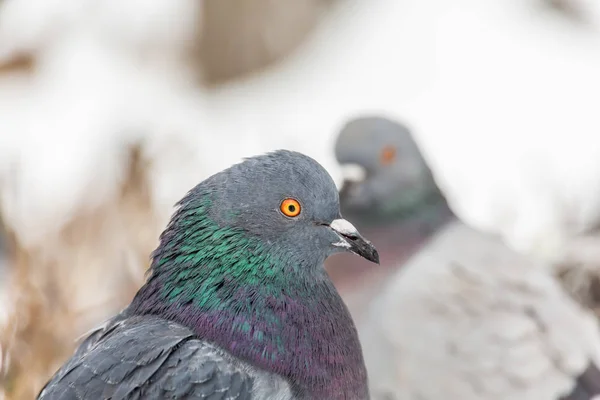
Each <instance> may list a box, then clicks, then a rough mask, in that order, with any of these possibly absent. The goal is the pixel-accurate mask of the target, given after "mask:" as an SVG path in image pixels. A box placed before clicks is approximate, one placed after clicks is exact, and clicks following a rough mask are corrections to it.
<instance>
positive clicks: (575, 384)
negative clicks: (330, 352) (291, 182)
mask: <svg viewBox="0 0 600 400" xmlns="http://www.w3.org/2000/svg"><path fill="white" fill-rule="evenodd" d="M345 127H346V129H343V130H342V131H341V133H340V135H339V139H338V141H337V144H336V156H337V157H338V160H340V162H344V163H354V164H358V165H364V168H365V169H366V170H367V172H366V173H365V174H364V181H358V182H357V181H354V182H351V183H345V184H344V187H347V188H348V189H347V190H346V191H344V193H343V196H342V198H341V203H342V204H347V207H348V209H356V210H357V212H358V211H361V207H366V208H369V207H372V204H379V203H380V202H382V201H390V202H393V203H395V204H411V205H412V208H411V210H410V211H409V209H408V208H404V209H402V208H401V207H397V209H398V210H402V212H401V213H400V214H398V215H399V216H401V218H400V219H399V220H398V221H399V222H396V223H395V224H392V223H391V222H390V226H394V227H395V228H394V230H395V233H396V235H397V238H396V240H397V242H398V246H399V247H402V249H401V250H399V251H402V252H403V253H404V257H405V258H408V260H406V261H403V262H401V263H397V264H396V265H392V266H388V265H386V262H387V261H386V260H384V257H385V255H384V253H383V252H382V260H383V261H382V267H383V269H384V270H386V271H388V273H387V276H385V277H384V278H385V279H383V278H382V279H380V280H379V282H378V286H377V287H376V288H372V287H371V288H370V289H369V291H370V296H365V295H364V294H362V293H360V292H356V293H352V292H351V291H348V290H346V291H341V293H342V294H343V295H344V300H345V301H346V302H347V303H348V305H349V308H350V311H351V313H352V315H353V318H354V321H355V323H356V325H357V329H358V331H359V336H360V340H361V343H362V346H363V351H364V355H365V362H366V365H367V370H368V374H369V382H370V387H371V390H372V393H371V394H372V397H373V398H376V399H397V400H412V399H422V400H438V399H439V400H442V399H443V400H459V399H460V400H471V399H473V400H474V399H486V400H496V399H497V400H500V399H511V400H538V399H549V400H559V399H560V400H592V399H594V398H595V396H600V370H599V369H598V366H599V365H600V330H599V327H598V324H597V322H596V319H595V318H594V315H593V314H592V313H590V312H589V310H588V309H586V308H584V307H582V306H580V305H579V304H578V303H577V302H575V301H574V299H572V298H571V297H570V296H569V294H568V293H567V292H566V291H565V290H564V289H563V288H562V287H561V286H560V284H559V282H558V281H557V279H556V277H555V276H554V275H553V274H552V273H551V268H549V267H548V265H546V264H545V263H543V262H541V261H535V260H533V259H530V258H528V257H526V256H525V255H523V254H520V253H517V252H516V251H514V250H512V249H511V248H509V247H508V246H507V245H506V244H505V243H503V242H502V241H501V240H500V239H499V238H498V237H497V236H494V235H491V234H487V233H482V232H480V231H478V230H476V229H474V228H472V227H470V226H467V225H466V224H464V223H463V222H461V221H460V220H458V219H457V218H456V217H454V218H450V219H444V218H435V219H432V216H434V215H438V214H436V213H437V212H438V211H435V210H440V209H444V207H445V206H444V203H443V202H442V201H441V198H442V197H443V194H442V192H441V191H440V190H437V191H434V190H423V189H421V188H424V187H431V185H432V184H433V182H434V180H432V179H431V175H430V174H429V173H428V171H429V169H428V168H427V163H426V161H425V160H424V159H423V157H422V155H421V153H420V152H419V147H418V146H417V145H416V144H415V143H414V142H412V143H411V136H410V133H409V131H408V130H407V128H406V127H404V126H403V125H402V124H400V123H397V122H395V121H391V120H388V119H386V118H385V117H380V116H369V115H367V116H359V117H357V118H354V119H353V120H352V121H350V122H349V123H348V124H346V125H345ZM358 149H360V151H359V150H358ZM391 149H393V151H391ZM391 153H394V154H395V155H396V156H395V157H391V156H389V157H388V156H385V157H384V155H389V154H391ZM369 157H371V158H370V159H369ZM384 160H385V162H383V161H384ZM395 164H398V165H395ZM419 179H422V180H423V181H422V183H421V184H419V183H418V180H419ZM347 185H350V186H347ZM363 186H364V187H371V188H372V187H377V189H373V190H371V189H369V190H365V189H364V188H363ZM403 187H405V188H406V191H403V190H402V188H403ZM415 188H417V189H415ZM369 192H370V193H369ZM436 192H437V196H438V197H439V198H440V201H438V202H437V203H435V202H434V203H432V196H433V195H432V193H436ZM373 193H377V194H378V195H379V196H382V197H381V198H380V199H377V198H373ZM404 193H406V194H407V196H408V198H406V199H404V200H401V199H398V200H393V196H403V195H404ZM415 193H418V194H417V195H415ZM354 196H356V197H357V198H356V199H353V198H352V197H354ZM419 196H420V197H419ZM344 197H347V198H344ZM432 204H433V205H432ZM435 204H437V205H435ZM343 211H344V210H343ZM434 211H435V212H434ZM344 212H345V211H344ZM362 212H364V213H366V212H367V210H362ZM370 212H371V213H376V212H377V211H373V210H371V211H370ZM382 212H388V213H389V210H385V209H384V210H383V211H382ZM345 214H346V215H349V213H347V212H345ZM408 214H411V216H410V217H408ZM388 218H389V219H390V220H393V218H392V217H391V216H389V217H388ZM419 225H421V226H422V227H423V229H421V230H419V229H418V226H419ZM436 225H437V227H436V228H435V229H434V227H435V226H436ZM384 228H386V229H387V230H388V232H389V230H390V228H389V227H384ZM424 233H425V234H424ZM410 237H412V238H413V239H412V241H411V239H410ZM372 239H373V241H374V243H376V244H377V246H378V248H379V249H380V250H381V247H380V246H379V244H378V242H377V241H376V239H375V238H374V237H372ZM401 244H402V246H401ZM407 244H409V245H410V246H409V245H407ZM396 258H397V257H396ZM361 279H362V280H363V281H365V279H364V278H361ZM371 286H373V285H371ZM357 299H358V300H357Z"/></svg>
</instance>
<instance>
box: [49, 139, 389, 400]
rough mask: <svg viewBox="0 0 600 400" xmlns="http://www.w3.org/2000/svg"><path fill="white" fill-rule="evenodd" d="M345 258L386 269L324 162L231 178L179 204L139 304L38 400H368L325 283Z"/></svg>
mask: <svg viewBox="0 0 600 400" xmlns="http://www.w3.org/2000/svg"><path fill="white" fill-rule="evenodd" d="M290 199H292V200H294V201H295V203H293V204H294V206H293V208H291V209H287V208H285V207H284V205H285V204H287V201H289V200H290ZM291 211H298V213H296V214H293V213H292V212H291ZM286 212H288V213H287V214H286ZM340 252H353V253H355V254H358V255H360V256H362V257H364V258H366V259H368V260H370V261H373V262H378V261H379V256H378V254H377V251H376V250H375V248H374V247H373V245H372V244H371V243H369V242H368V241H367V240H366V239H364V238H363V237H362V236H361V235H360V234H359V232H358V231H357V230H356V229H355V228H354V227H353V226H352V225H351V224H350V223H349V222H348V221H346V220H344V219H342V218H341V215H340V211H339V199H338V193H337V190H336V188H335V184H334V182H333V180H332V179H331V177H330V176H329V175H328V173H327V172H326V171H325V170H324V169H323V167H321V166H320V165H319V164H318V163H317V162H316V161H314V160H313V159H311V158H309V157H307V156H304V155H302V154H300V153H296V152H290V151H283V150H281V151H277V152H273V153H270V154H267V155H263V156H258V157H253V158H249V159H247V160H245V161H244V162H243V163H240V164H237V165H234V166H232V167H231V168H229V169H227V170H225V171H222V172H221V173H218V174H216V175H214V176H212V177H210V178H208V179H207V180H205V181H204V182H202V183H200V184H199V185H197V186H196V187H195V188H194V189H192V190H191V191H190V192H188V194H187V195H186V196H185V197H184V198H183V199H182V201H181V202H180V203H179V208H178V210H177V211H176V212H175V213H174V215H173V217H172V219H171V222H170V223H169V225H168V226H167V228H166V229H165V231H164V232H163V234H162V235H161V240H160V244H159V246H158V248H157V249H156V250H155V251H154V253H153V254H152V265H151V270H150V271H151V273H150V274H149V277H148V280H147V282H146V283H145V284H144V286H143V287H142V288H141V289H140V290H139V291H138V293H137V294H136V296H135V298H134V299H133V301H132V303H131V304H130V305H129V306H128V307H127V308H126V309H125V310H124V311H123V312H122V313H121V314H119V315H117V316H116V317H115V318H113V319H112V320H110V321H109V322H107V323H106V324H105V325H104V326H102V327H100V328H99V329H97V330H96V331H94V332H92V333H91V334H90V335H89V336H88V338H87V339H86V340H85V341H84V342H83V343H82V344H81V346H80V347H79V348H78V350H77V351H76V352H75V354H74V355H73V357H72V358H71V359H70V360H69V361H68V362H67V363H66V364H65V365H64V366H63V367H62V368H61V369H60V370H59V371H58V372H57V373H56V375H55V376H54V377H53V378H52V379H51V380H50V382H48V384H47V385H46V386H45V388H44V389H43V390H42V391H41V393H40V395H39V399H43V400H53V399H112V400H114V399H136V398H144V399H163V398H168V399H212V400H218V399H222V400H225V399H229V400H234V399H252V400H263V399H264V400H266V399H272V400H292V399H298V400H300V399H313V398H327V399H332V400H333V399H347V400H365V399H368V384H367V374H366V370H365V366H364V360H363V356H362V350H361V347H360V343H359V341H358V336H357V332H356V328H355V327H354V324H353V322H352V320H351V318H350V314H349V312H348V310H347V308H346V306H345V305H344V303H343V301H342V300H341V298H340V297H339V295H338V293H337V291H336V290H335V288H334V286H333V284H332V283H331V281H330V279H329V277H328V276H327V274H326V272H325V271H324V269H323V262H324V260H325V259H326V258H327V257H328V256H330V255H332V254H336V253H340Z"/></svg>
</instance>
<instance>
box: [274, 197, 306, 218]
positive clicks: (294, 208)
mask: <svg viewBox="0 0 600 400" xmlns="http://www.w3.org/2000/svg"><path fill="white" fill-rule="evenodd" d="M300 208H301V207H300V203H298V200H295V199H291V198H290V199H285V200H284V201H282V202H281V206H279V209H280V210H281V212H282V213H283V215H285V216H286V217H292V218H293V217H297V216H298V215H299V214H300Z"/></svg>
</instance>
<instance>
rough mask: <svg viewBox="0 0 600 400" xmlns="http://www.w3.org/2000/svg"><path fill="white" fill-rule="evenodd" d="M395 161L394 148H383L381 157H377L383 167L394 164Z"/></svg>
mask: <svg viewBox="0 0 600 400" xmlns="http://www.w3.org/2000/svg"><path fill="white" fill-rule="evenodd" d="M395 159H396V148H395V147H394V146H385V147H384V148H383V150H381V155H380V156H379V161H380V162H381V163H382V164H383V165H389V164H391V163H393V162H394V160H395Z"/></svg>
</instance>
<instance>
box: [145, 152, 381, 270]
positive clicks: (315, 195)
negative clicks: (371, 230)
mask: <svg viewBox="0 0 600 400" xmlns="http://www.w3.org/2000/svg"><path fill="white" fill-rule="evenodd" d="M179 205H180V209H179V211H178V212H177V213H176V215H175V217H174V218H173V221H172V223H171V225H170V226H169V229H168V232H171V233H172V234H169V233H167V234H166V243H165V244H166V245H167V246H170V245H172V244H173V242H174V241H175V242H177V240H174V238H173V234H176V233H180V232H185V237H184V238H181V240H185V241H186V242H188V243H189V245H190V246H193V245H197V246H201V245H203V244H204V243H205V242H207V241H212V240H215V241H218V240H219V239H220V237H219V236H216V237H206V236H205V235H203V234H199V233H200V232H204V231H205V227H204V223H206V221H210V223H212V224H214V225H215V226H216V227H218V230H219V231H223V232H225V231H229V232H230V234H231V236H243V237H245V238H246V239H247V240H249V241H255V242H257V243H260V246H261V247H263V248H264V250H265V251H266V250H268V251H269V252H270V253H271V254H277V255H279V257H281V258H286V259H289V261H290V263H287V262H286V263H284V264H285V265H287V264H293V265H295V266H300V265H302V266H304V267H305V268H307V270H306V271H304V272H310V269H314V268H320V267H321V266H322V264H323V262H324V260H325V259H326V258H327V257H328V256H330V255H332V254H334V253H337V252H342V251H349V252H353V253H356V254H358V255H359V256H362V257H364V258H366V259H367V260H369V261H372V262H375V263H378V262H379V256H378V254H377V250H376V249H375V247H374V246H373V245H372V244H371V243H369V242H368V241H367V240H366V239H364V238H363V237H362V236H361V235H360V233H359V232H358V231H357V230H356V228H354V226H353V225H352V224H351V223H350V222H348V221H346V220H344V219H343V218H342V217H341V215H340V208H339V195H338V192H337V189H336V187H335V184H334V182H333V180H332V178H331V177H330V176H329V174H328V173H327V171H326V170H325V169H324V168H323V167H322V166H321V165H319V164H318V163H317V162H316V161H315V160H313V159H312V158H310V157H308V156H305V155H303V154H300V153H296V152H292V151H283V150H281V151H277V152H274V153H270V154H267V155H264V156H259V157H254V158H249V159H247V160H245V161H244V162H242V163H240V164H237V165H234V166H233V167H231V168H229V169H227V170H225V171H223V172H221V173H218V174H216V175H214V176H212V177H210V178H209V179H207V180H206V181H204V182H202V183H201V184H199V185H198V186H196V187H195V188H194V189H193V190H191V191H190V192H189V193H188V195H187V196H186V197H185V198H184V199H183V200H182V201H181V202H180V204H179ZM200 210H202V212H199V211H200ZM200 219H201V220H200ZM195 227H196V228H198V229H197V231H196V232H195V231H194V229H195ZM192 238H195V240H197V241H198V243H194V242H193V240H190V239H192ZM160 252H161V249H159V250H158V252H157V255H158V254H159V253H160ZM282 265H283V264H282Z"/></svg>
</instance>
